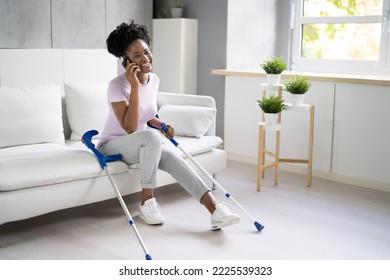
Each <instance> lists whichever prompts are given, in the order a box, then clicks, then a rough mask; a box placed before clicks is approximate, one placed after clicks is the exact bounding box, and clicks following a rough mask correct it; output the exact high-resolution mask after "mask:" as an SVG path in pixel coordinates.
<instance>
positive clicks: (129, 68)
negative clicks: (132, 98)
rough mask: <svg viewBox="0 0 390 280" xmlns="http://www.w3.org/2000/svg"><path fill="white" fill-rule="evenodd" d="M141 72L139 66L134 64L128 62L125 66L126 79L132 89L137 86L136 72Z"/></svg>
mask: <svg viewBox="0 0 390 280" xmlns="http://www.w3.org/2000/svg"><path fill="white" fill-rule="evenodd" d="M139 71H141V70H140V69H139V66H138V65H137V64H136V63H134V62H128V63H127V65H126V78H127V80H128V81H129V83H130V85H131V87H132V88H134V87H138V86H139V80H138V77H137V72H139Z"/></svg>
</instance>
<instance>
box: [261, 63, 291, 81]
mask: <svg viewBox="0 0 390 280" xmlns="http://www.w3.org/2000/svg"><path fill="white" fill-rule="evenodd" d="M260 66H261V68H263V70H264V71H265V73H267V81H268V84H269V85H270V86H278V85H279V81H280V76H281V74H282V72H283V71H284V70H286V69H287V64H286V62H285V61H284V59H283V57H281V56H274V57H271V58H269V59H266V60H264V61H263V63H261V64H260Z"/></svg>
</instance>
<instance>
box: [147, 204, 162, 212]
mask: <svg viewBox="0 0 390 280" xmlns="http://www.w3.org/2000/svg"><path fill="white" fill-rule="evenodd" d="M149 208H150V210H151V212H153V213H157V212H160V210H161V207H160V204H158V202H155V203H152V204H150V205H149Z"/></svg>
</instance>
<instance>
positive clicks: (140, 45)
mask: <svg viewBox="0 0 390 280" xmlns="http://www.w3.org/2000/svg"><path fill="white" fill-rule="evenodd" d="M126 56H127V57H128V58H129V59H130V62H134V63H136V64H137V65H138V66H139V68H140V70H141V72H150V71H152V60H153V55H152V53H151V52H150V50H149V48H148V45H147V44H146V43H145V42H144V41H143V40H136V41H134V42H133V43H131V44H130V45H129V47H128V48H127V50H126Z"/></svg>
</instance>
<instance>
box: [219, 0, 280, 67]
mask: <svg viewBox="0 0 390 280" xmlns="http://www.w3.org/2000/svg"><path fill="white" fill-rule="evenodd" d="M277 4H278V1H277V0H230V1H228V28H227V30H228V34H227V57H226V68H228V69H260V63H261V62H262V61H263V60H264V59H266V58H268V57H270V56H273V55H275V53H276V50H278V49H280V48H279V47H278V46H277V40H278V38H277V37H278V36H279V35H278V34H279V32H277V28H278V23H277V22H278V14H279V12H278V11H277ZM286 42H287V41H286Z"/></svg>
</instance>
